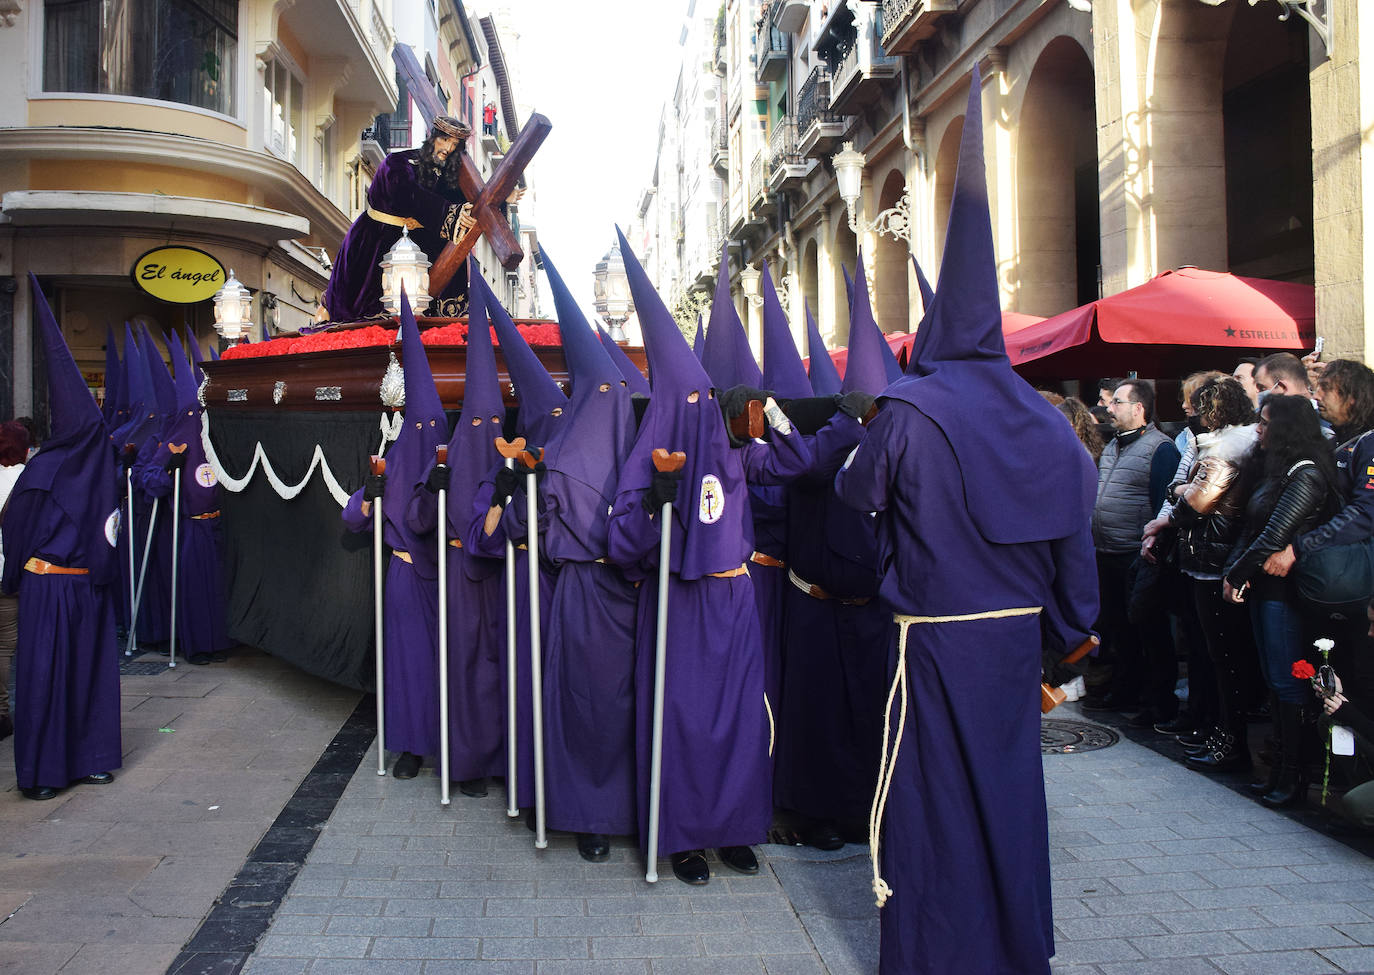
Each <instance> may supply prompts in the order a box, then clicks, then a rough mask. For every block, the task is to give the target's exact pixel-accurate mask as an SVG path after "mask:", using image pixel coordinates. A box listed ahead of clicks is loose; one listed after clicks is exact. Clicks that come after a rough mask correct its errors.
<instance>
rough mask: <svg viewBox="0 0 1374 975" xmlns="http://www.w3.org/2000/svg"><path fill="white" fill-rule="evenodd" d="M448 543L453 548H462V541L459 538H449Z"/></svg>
mask: <svg viewBox="0 0 1374 975" xmlns="http://www.w3.org/2000/svg"><path fill="white" fill-rule="evenodd" d="M448 543H449V544H450V545H452V546H453V547H454V548H462V547H463V540H462V539H461V538H450V539H449V540H448Z"/></svg>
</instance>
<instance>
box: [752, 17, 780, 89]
mask: <svg viewBox="0 0 1374 975" xmlns="http://www.w3.org/2000/svg"><path fill="white" fill-rule="evenodd" d="M785 74H787V35H786V34H784V33H783V32H782V31H780V30H778V29H777V28H776V27H773V26H770V25H769V24H767V23H764V24H760V25H759V29H758V31H757V33H755V35H754V78H755V80H757V81H758V83H759V84H765V83H767V82H769V81H777V80H778V79H779V78H781V77H783V76H784V75H785Z"/></svg>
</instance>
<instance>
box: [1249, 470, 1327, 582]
mask: <svg viewBox="0 0 1374 975" xmlns="http://www.w3.org/2000/svg"><path fill="white" fill-rule="evenodd" d="M1331 494H1332V488H1331V485H1330V483H1328V482H1327V480H1326V476H1325V475H1324V474H1322V472H1321V468H1319V467H1318V466H1317V465H1316V464H1314V463H1312V462H1311V461H1307V462H1301V461H1300V462H1299V463H1298V464H1295V465H1294V466H1293V467H1291V468H1289V470H1288V471H1287V472H1286V473H1284V474H1280V475H1276V476H1270V477H1266V478H1265V479H1264V480H1262V481H1260V482H1259V484H1258V485H1257V486H1256V488H1255V491H1254V493H1253V494H1251V495H1250V500H1249V502H1248V503H1247V504H1246V506H1245V531H1244V532H1242V533H1241V537H1240V541H1239V542H1237V544H1236V546H1235V548H1233V549H1232V552H1231V558H1230V559H1229V560H1228V568H1227V569H1226V581H1227V582H1229V583H1231V587H1232V588H1233V589H1239V588H1240V587H1241V586H1243V585H1245V583H1247V582H1251V583H1254V584H1255V586H1256V588H1257V589H1259V590H1260V591H1261V592H1264V591H1265V590H1270V592H1271V594H1272V596H1274V597H1280V598H1281V597H1282V594H1283V592H1284V587H1283V586H1282V583H1283V582H1284V580H1283V579H1279V578H1277V577H1274V576H1267V575H1265V573H1264V571H1263V566H1264V561H1265V559H1267V558H1269V556H1271V555H1273V554H1274V553H1275V552H1278V551H1281V550H1283V549H1284V548H1285V547H1287V546H1288V544H1289V543H1290V542H1292V541H1293V539H1294V538H1296V537H1297V536H1298V535H1300V534H1302V533H1303V532H1307V531H1311V530H1312V529H1313V528H1314V527H1316V526H1317V525H1319V524H1321V522H1322V519H1323V518H1324V517H1325V515H1326V514H1327V508H1328V505H1329V503H1330V500H1331Z"/></svg>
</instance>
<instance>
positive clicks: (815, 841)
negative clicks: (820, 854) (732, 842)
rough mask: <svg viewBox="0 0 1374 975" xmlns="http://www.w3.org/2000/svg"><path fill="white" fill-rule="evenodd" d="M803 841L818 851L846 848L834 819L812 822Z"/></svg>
mask: <svg viewBox="0 0 1374 975" xmlns="http://www.w3.org/2000/svg"><path fill="white" fill-rule="evenodd" d="M801 839H802V842H803V843H805V844H806V845H807V846H809V847H812V848H814V849H817V850H838V849H839V848H840V847H842V846H844V837H843V836H841V835H840V830H839V828H838V827H837V826H836V825H835V821H834V820H833V819H817V820H812V821H811V822H810V823H808V824H807V825H806V826H805V827H804V828H803V829H802V831H801ZM746 849H747V848H746Z"/></svg>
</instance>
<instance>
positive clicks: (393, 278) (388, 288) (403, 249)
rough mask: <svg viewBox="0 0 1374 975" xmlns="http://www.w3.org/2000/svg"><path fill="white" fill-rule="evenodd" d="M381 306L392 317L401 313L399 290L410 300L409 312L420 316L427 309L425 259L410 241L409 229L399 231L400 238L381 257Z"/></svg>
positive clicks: (427, 262) (427, 285) (423, 254)
mask: <svg viewBox="0 0 1374 975" xmlns="http://www.w3.org/2000/svg"><path fill="white" fill-rule="evenodd" d="M381 268H382V305H383V306H384V307H385V308H386V310H387V311H388V312H390V313H391V314H393V315H399V314H400V313H401V290H402V289H403V288H404V289H405V293H406V297H407V298H408V299H409V300H410V307H411V310H412V311H414V312H415V314H416V315H423V314H424V313H425V311H426V309H428V308H429V303H430V300H431V298H430V294H429V258H428V257H426V256H425V252H424V251H423V250H421V249H420V248H419V247H418V246H416V244H415V241H413V240H411V239H410V230H409V228H406V227H402V228H401V238H400V240H398V241H396V245H395V246H394V247H392V248H391V250H389V251H387V252H386V256H385V257H383V258H382V263H381Z"/></svg>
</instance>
